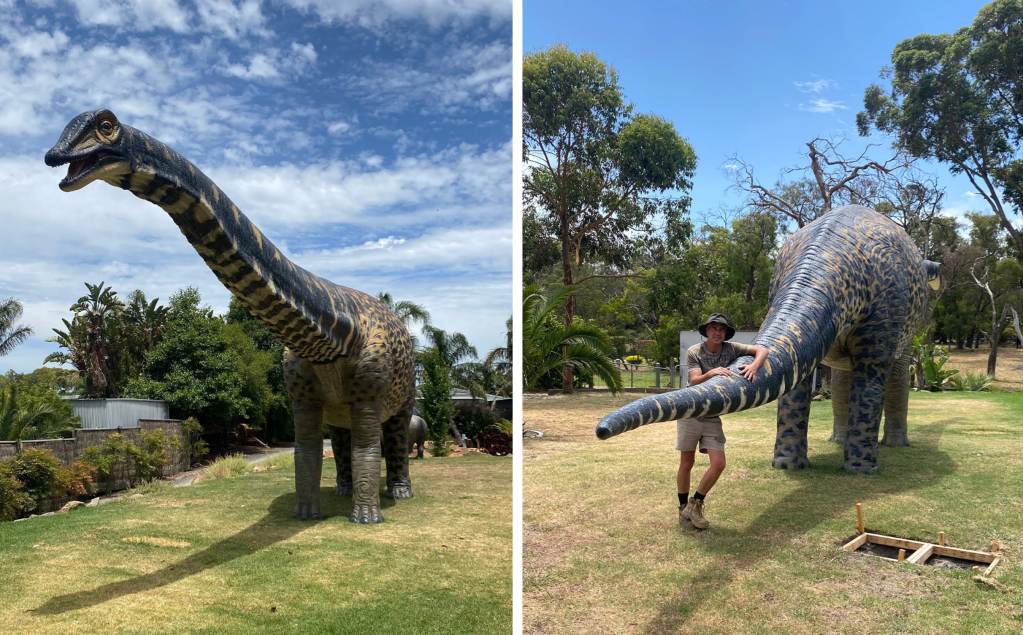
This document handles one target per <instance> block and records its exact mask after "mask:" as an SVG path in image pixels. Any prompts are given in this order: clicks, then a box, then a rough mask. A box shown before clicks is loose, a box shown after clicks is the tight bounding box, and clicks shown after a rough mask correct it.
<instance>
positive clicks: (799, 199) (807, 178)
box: [728, 137, 914, 227]
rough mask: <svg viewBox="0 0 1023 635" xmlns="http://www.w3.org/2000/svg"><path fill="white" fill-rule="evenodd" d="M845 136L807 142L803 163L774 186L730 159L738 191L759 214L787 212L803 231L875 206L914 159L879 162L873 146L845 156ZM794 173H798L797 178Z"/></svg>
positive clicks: (897, 156)
mask: <svg viewBox="0 0 1023 635" xmlns="http://www.w3.org/2000/svg"><path fill="white" fill-rule="evenodd" d="M843 141H845V139H844V138H842V137H831V138H827V139H825V138H823V137H816V138H814V139H813V140H811V141H810V142H808V143H807V144H806V148H807V149H806V152H805V153H804V154H803V156H804V157H805V161H804V162H802V164H801V165H798V166H795V167H792V168H787V169H785V170H783V173H782V176H781V177H780V178H779V179H778V181H777V182H776V183H775V185H774V187H773V188H769V187H766V186H764V185H763V184H761V183H760V182H759V181H758V180H757V178H756V176H755V175H754V172H753V167H752V166H751V165H750V164H748V163H746V162H745V161H744V160H743V159H741V158H740V157H739V156H738V155H732V156H731V157H729V158H728V163H729V164H730V166H729V167H730V169H732V170H733V179H734V184H733V186H732V187H733V188H735V189H737V190H739V191H741V192H743V193H744V194H745V195H746V205H747V206H748V207H749V208H751V209H754V210H758V211H770V212H773V213H778V214H783V215H785V216H787V217H788V218H791V219H792V220H794V221H795V222H796V224H797V225H798V226H799V227H803V226H804V225H806V224H807V223H809V222H812V221H813V220H815V219H816V218H818V217H819V216H821V215H823V214H826V213H827V212H829V211H831V210H832V209H833V208H834V207H838V206H839V205H845V204H859V205H867V206H870V207H873V206H874V205H875V204H876V202H877V201H878V200H879V198H880V197H881V193H882V192H885V191H886V189H887V188H889V187H890V186H889V185H888V184H887V181H888V180H889V179H891V178H893V177H895V178H897V177H898V176H899V175H900V173H902V172H905V171H906V170H908V169H909V168H910V167H911V166H912V164H913V161H914V159H913V158H911V157H909V156H908V155H906V154H904V153H896V154H895V155H894V156H892V157H891V158H889V159H887V160H885V161H875V160H873V159H870V158H869V157H868V153H869V152H870V151H871V149H873V148H874V147H875V146H876V144H870V145H868V146H867V147H866V148H865V149H864V150H863V152H861V153H860V154H859V155H857V156H855V157H850V156H846V155H845V154H843V153H842V152H841V150H840V149H839V146H841V144H842V142H843ZM793 175H798V177H797V178H793Z"/></svg>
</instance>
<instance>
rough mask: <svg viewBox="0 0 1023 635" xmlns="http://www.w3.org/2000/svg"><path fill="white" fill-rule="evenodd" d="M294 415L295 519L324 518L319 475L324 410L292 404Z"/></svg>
mask: <svg viewBox="0 0 1023 635" xmlns="http://www.w3.org/2000/svg"><path fill="white" fill-rule="evenodd" d="M292 410H293V411H294V413H295V518H299V519H301V520H307V519H310V518H314V519H316V518H323V513H322V512H321V511H320V474H321V473H322V471H323V406H322V405H321V404H320V402H318V401H316V402H302V401H293V402H292Z"/></svg>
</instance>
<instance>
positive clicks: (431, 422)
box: [417, 348, 455, 456]
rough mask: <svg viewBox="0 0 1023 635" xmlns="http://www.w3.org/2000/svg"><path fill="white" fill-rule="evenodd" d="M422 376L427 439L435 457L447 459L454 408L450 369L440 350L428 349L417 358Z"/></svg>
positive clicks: (421, 389) (423, 411) (421, 386)
mask: <svg viewBox="0 0 1023 635" xmlns="http://www.w3.org/2000/svg"><path fill="white" fill-rule="evenodd" d="M417 357H418V358H419V359H418V361H419V364H420V365H421V366H422V369H423V373H422V375H421V379H420V383H419V391H420V393H421V394H422V396H423V401H422V405H421V407H420V410H421V411H422V415H423V419H424V420H425V421H426V426H427V436H428V437H429V439H430V441H433V447H434V450H433V451H432V452H431V453H432V454H433V455H434V456H445V455H447V453H448V430H450V428H451V419H452V417H453V416H454V414H455V406H454V404H452V403H451V382H450V379H449V375H450V373H451V369H449V368H448V366H447V364H445V363H444V359H443V358H442V357H441V356H440V353H438V352H437V349H434V348H428V349H426V350H425V351H423V352H421V353H419V354H418V356H417Z"/></svg>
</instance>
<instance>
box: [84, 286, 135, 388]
mask: <svg viewBox="0 0 1023 635" xmlns="http://www.w3.org/2000/svg"><path fill="white" fill-rule="evenodd" d="M85 288H86V289H88V290H89V293H88V295H83V296H82V297H80V298H79V299H78V302H76V303H75V304H74V305H73V306H72V307H71V310H72V311H74V312H75V313H80V314H82V317H83V318H84V321H85V323H86V325H87V326H88V329H89V339H88V356H87V358H86V366H87V368H88V375H87V376H86V392H87V394H89V395H92V396H97V397H106V396H109V395H110V392H111V390H112V389H113V388H114V386H113V385H112V383H113V382H111V381H110V374H111V369H109V368H108V367H107V359H108V358H109V357H110V351H109V349H108V344H109V342H108V341H107V338H106V334H105V332H104V330H105V329H106V328H107V327H108V326H112V325H111V322H112V321H113V320H115V319H116V318H117V317H118V316H119V315H120V312H121V311H122V310H123V309H124V303H123V302H121V301H120V300H119V299H118V298H117V292H116V291H114V290H113V289H112V288H111V287H106V288H104V287H103V283H102V282H100V283H99V284H97V285H92V284H89V283H88V282H86V283H85Z"/></svg>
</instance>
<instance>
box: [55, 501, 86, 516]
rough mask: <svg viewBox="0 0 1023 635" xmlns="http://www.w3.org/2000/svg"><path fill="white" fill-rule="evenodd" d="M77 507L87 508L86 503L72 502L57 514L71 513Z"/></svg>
mask: <svg viewBox="0 0 1023 635" xmlns="http://www.w3.org/2000/svg"><path fill="white" fill-rule="evenodd" d="M76 507H85V503H83V502H82V501H70V502H68V504H67V505H64V506H63V507H61V508H60V509H58V510H57V513H58V514H64V513H67V512H69V511H71V510H72V509H75V508H76Z"/></svg>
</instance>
